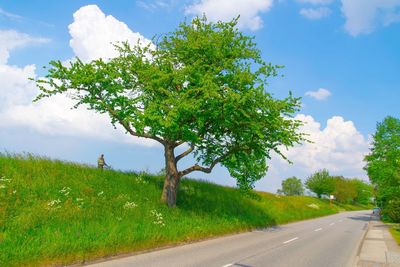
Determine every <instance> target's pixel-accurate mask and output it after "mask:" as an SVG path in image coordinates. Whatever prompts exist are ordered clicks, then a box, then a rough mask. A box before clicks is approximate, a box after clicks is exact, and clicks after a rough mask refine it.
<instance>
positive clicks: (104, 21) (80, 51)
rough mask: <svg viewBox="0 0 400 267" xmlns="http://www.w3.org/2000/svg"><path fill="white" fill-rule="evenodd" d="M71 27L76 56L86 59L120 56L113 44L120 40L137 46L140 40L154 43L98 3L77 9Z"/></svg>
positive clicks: (145, 43) (72, 43)
mask: <svg viewBox="0 0 400 267" xmlns="http://www.w3.org/2000/svg"><path fill="white" fill-rule="evenodd" d="M68 28H69V33H70V34H71V37H72V38H71V40H70V45H71V47H72V49H73V51H74V53H75V55H76V56H78V57H79V58H80V59H82V60H83V61H90V60H93V59H98V58H103V59H108V58H112V57H115V56H117V54H118V53H117V51H116V50H115V47H114V46H113V44H115V43H117V42H124V41H128V42H129V43H130V44H131V45H136V44H137V43H138V41H139V42H140V43H142V44H143V45H147V44H149V43H150V41H149V40H148V39H146V38H145V37H143V36H142V35H141V34H140V33H137V32H133V31H132V30H131V29H129V27H128V26H127V25H126V24H125V23H124V22H121V21H119V20H117V19H116V18H114V17H113V16H111V15H108V16H106V15H105V14H104V13H103V12H102V11H101V10H100V8H99V7H98V6H96V5H88V6H84V7H81V8H80V9H79V10H78V11H76V12H75V13H74V22H73V23H71V24H70V25H69V26H68Z"/></svg>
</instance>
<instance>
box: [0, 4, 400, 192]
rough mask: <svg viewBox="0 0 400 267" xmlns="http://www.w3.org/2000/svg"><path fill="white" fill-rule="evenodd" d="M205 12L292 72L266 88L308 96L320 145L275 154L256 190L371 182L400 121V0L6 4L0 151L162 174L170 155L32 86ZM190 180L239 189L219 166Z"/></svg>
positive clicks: (304, 115)
mask: <svg viewBox="0 0 400 267" xmlns="http://www.w3.org/2000/svg"><path fill="white" fill-rule="evenodd" d="M202 14H206V16H207V17H208V18H209V19H210V20H213V21H218V20H222V21H228V20H231V19H232V18H234V17H236V16H238V15H240V19H239V23H238V27H239V29H240V30H241V31H243V32H244V33H245V34H246V35H251V36H255V41H256V42H257V45H258V48H259V49H260V50H261V52H262V57H263V59H264V60H265V61H267V62H272V63H273V64H278V65H284V66H285V68H284V69H283V70H281V74H282V77H279V78H274V79H272V80H270V82H269V86H268V89H267V90H268V91H269V92H270V93H272V94H273V95H274V96H275V97H276V98H284V97H286V96H287V95H288V93H289V91H291V92H292V93H293V94H294V95H295V96H298V97H302V109H301V111H300V112H299V113H298V114H297V115H296V118H297V119H299V120H302V121H303V122H305V125H304V126H303V127H302V129H301V130H302V131H303V132H305V133H307V134H308V135H309V139H310V140H312V141H313V143H306V144H302V145H298V146H296V147H294V148H291V149H289V150H288V151H285V152H284V153H285V155H286V156H287V157H288V158H289V159H290V160H291V161H292V162H293V163H292V164H288V163H287V162H286V161H284V160H282V159H280V158H279V157H278V156H276V155H274V156H273V158H272V159H271V161H270V162H269V171H268V173H267V175H266V177H264V178H263V179H262V180H260V181H258V182H257V183H256V189H257V190H263V191H270V192H276V190H277V189H278V188H280V185H281V181H282V180H283V179H285V178H288V177H290V176H293V175H294V176H297V177H299V178H301V179H302V180H305V179H306V178H307V177H308V176H309V175H310V174H312V173H313V172H315V171H318V170H320V169H324V168H325V169H328V170H329V171H330V173H331V174H333V175H343V176H345V177H358V178H360V179H364V180H368V177H367V175H366V173H365V171H364V170H363V166H364V165H365V163H364V162H363V158H364V155H365V154H366V153H368V150H369V146H370V143H371V135H372V134H373V133H374V131H375V127H376V123H377V122H378V121H382V120H383V119H384V117H385V116H388V115H391V116H395V117H399V104H398V102H399V99H400V0H218V1H217V0H150V1H139V0H118V1H83V0H74V1H64V2H63V3H62V4H60V2H59V1H50V0H38V1H27V0H26V1H25V0H16V1H5V0H0V152H3V153H5V152H8V153H32V154H35V155H41V156H46V157H50V158H57V159H61V160H68V161H74V162H81V163H86V164H93V165H94V164H96V161H97V157H98V156H99V154H101V153H103V154H105V159H106V162H107V163H108V164H110V165H111V166H112V167H113V168H115V169H121V170H134V171H149V172H153V173H155V172H158V171H159V170H160V169H161V168H163V165H164V159H163V149H162V147H161V146H160V145H158V144H157V143H154V142H152V141H149V140H146V139H138V138H133V137H131V136H128V135H126V134H125V133H124V132H123V131H122V130H121V129H114V128H113V127H112V126H111V124H110V122H109V120H108V118H107V116H104V115H99V114H96V113H94V112H93V111H87V110H85V109H84V108H79V109H77V110H72V109H71V107H72V105H73V102H72V101H71V100H70V99H68V98H67V97H65V96H57V97H54V98H50V99H45V100H42V101H40V102H36V103H33V102H32V100H33V99H34V98H35V96H36V95H37V94H38V89H37V88H36V87H35V84H34V83H33V82H32V81H31V80H29V78H37V77H42V76H44V75H45V74H46V69H44V68H43V67H44V66H46V65H48V62H49V61H51V60H61V61H63V62H68V61H69V60H72V59H73V58H74V57H79V58H80V59H82V60H83V61H85V62H89V61H90V60H93V59H97V58H111V57H114V56H116V53H115V51H114V50H113V47H112V45H111V43H113V42H114V43H115V42H117V41H128V42H130V43H132V44H134V43H136V42H137V41H138V40H142V41H145V42H150V41H151V39H152V38H153V37H155V36H157V35H160V34H163V33H168V32H171V31H173V30H174V29H176V27H177V26H178V24H179V23H180V22H182V21H185V20H186V21H188V20H190V19H191V18H193V17H194V16H196V15H202ZM189 164H191V160H190V159H188V160H186V161H184V162H182V163H181V166H180V167H184V165H189ZM189 176H190V177H193V178H199V179H206V180H209V181H213V182H215V183H219V184H223V185H230V186H234V185H235V180H234V179H233V178H231V177H230V176H229V173H228V172H227V171H226V170H225V169H224V168H222V167H220V166H218V167H216V168H215V169H214V171H213V172H212V174H209V175H206V174H202V173H192V174H191V175H189Z"/></svg>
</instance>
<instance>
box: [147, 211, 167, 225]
mask: <svg viewBox="0 0 400 267" xmlns="http://www.w3.org/2000/svg"><path fill="white" fill-rule="evenodd" d="M150 214H151V215H152V216H153V219H154V221H153V223H154V224H156V225H160V226H165V223H164V218H163V215H162V213H161V212H158V211H156V210H151V211H150Z"/></svg>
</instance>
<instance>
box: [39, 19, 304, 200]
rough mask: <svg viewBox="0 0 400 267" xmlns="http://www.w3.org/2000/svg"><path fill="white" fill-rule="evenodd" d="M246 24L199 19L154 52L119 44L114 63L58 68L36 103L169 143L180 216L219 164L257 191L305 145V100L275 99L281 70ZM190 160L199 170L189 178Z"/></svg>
mask: <svg viewBox="0 0 400 267" xmlns="http://www.w3.org/2000/svg"><path fill="white" fill-rule="evenodd" d="M236 24H237V19H234V20H232V21H231V22H227V23H224V22H217V23H212V22H208V21H207V19H206V18H205V17H203V18H195V19H193V20H192V21H191V22H190V23H187V22H185V23H181V24H180V25H179V27H178V29H177V30H175V31H174V32H172V33H170V34H166V35H163V36H162V37H160V38H159V39H158V41H157V42H156V41H154V45H148V46H143V45H140V44H137V45H135V46H131V45H129V44H128V43H122V44H118V45H116V49H117V50H118V52H119V56H117V57H115V58H112V59H107V60H103V59H98V60H94V61H91V62H89V63H84V62H82V61H81V60H80V59H79V58H78V59H76V61H74V62H71V63H70V65H69V66H64V65H63V64H62V63H61V62H60V61H51V62H50V69H49V70H48V74H47V75H46V78H45V79H39V80H37V81H36V83H37V85H38V88H39V89H40V90H41V94H40V95H39V96H38V97H37V99H36V100H39V99H41V98H44V97H50V96H53V95H57V94H66V95H68V96H70V97H72V98H73V99H74V100H76V105H75V106H74V107H75V108H76V107H78V106H80V105H84V106H85V107H87V108H88V109H90V110H94V111H96V112H99V113H106V114H108V115H109V117H110V119H111V123H112V124H113V125H114V126H115V125H117V124H119V125H121V126H122V127H123V128H124V129H125V130H126V132H127V133H128V134H130V135H132V136H135V137H144V138H149V139H153V140H155V141H157V142H159V143H160V144H161V145H162V146H163V147H164V156H165V171H166V177H165V182H164V187H163V192H162V197H161V200H162V202H164V203H167V204H168V205H169V206H170V207H172V206H174V205H176V197H177V190H178V187H179V182H180V180H181V178H182V177H183V176H185V175H188V174H189V173H191V172H193V171H201V172H205V173H210V172H211V171H212V169H213V168H214V167H215V166H216V165H217V164H221V165H223V166H225V167H226V168H227V169H228V171H229V172H230V174H231V176H232V177H234V178H236V180H237V184H238V186H239V187H240V188H242V189H244V190H247V189H250V188H252V186H253V184H254V182H255V181H257V180H259V179H261V178H262V177H263V176H264V175H265V173H266V171H267V159H269V158H270V153H271V152H272V151H274V152H276V153H278V154H279V155H281V156H282V157H284V156H283V155H282V154H281V152H280V147H282V146H283V147H290V146H293V145H295V144H297V143H300V142H301V141H303V140H304V139H303V135H302V134H301V133H299V132H298V129H299V126H300V125H301V122H299V121H297V120H294V119H293V114H295V112H297V111H298V110H299V108H300V99H299V98H295V97H293V96H292V94H291V93H290V94H289V96H288V97H287V98H284V99H275V98H274V97H272V95H271V94H270V93H268V92H267V91H266V86H267V80H268V78H270V77H274V76H277V69H278V68H280V66H274V65H272V64H271V63H266V62H264V61H263V60H262V58H261V52H260V50H259V49H257V47H256V44H255V43H254V41H253V39H254V38H252V37H248V36H245V35H243V34H242V33H241V32H240V31H239V30H238V29H237V27H236ZM154 40H156V39H154ZM182 147H183V148H184V149H185V150H184V151H183V152H181V153H179V154H178V155H176V151H180V150H182ZM189 155H192V156H193V157H194V159H195V161H196V163H195V164H194V165H192V166H190V167H188V168H184V169H181V170H179V169H178V163H179V161H180V160H181V159H182V158H184V157H186V156H189Z"/></svg>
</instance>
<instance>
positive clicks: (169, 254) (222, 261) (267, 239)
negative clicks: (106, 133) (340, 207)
mask: <svg viewBox="0 0 400 267" xmlns="http://www.w3.org/2000/svg"><path fill="white" fill-rule="evenodd" d="M370 215H371V211H357V212H345V213H340V214H336V215H332V216H327V217H323V218H318V219H313V220H307V221H303V222H297V223H292V224H287V225H282V226H278V227H273V228H267V229H262V230H257V231H253V232H249V233H244V234H238V235H232V236H227V237H222V238H218V239H213V240H207V241H203V242H198V243H193V244H188V245H184V246H179V247H175V248H168V249H163V250H159V251H154V252H150V253H145V254H140V255H136V256H131V257H126V258H120V259H115V260H111V261H107V262H102V263H97V264H94V265H92V266H102V267H105V266H113V267H114V266H135V267H140V266H146V267H147V266H149V267H159V266H174V267H178V266H207V267H213V266H215V267H228V266H239V267H250V266H252V267H256V266H268V267H306V266H307V267H325V266H326V267H328V266H329V267H346V266H353V261H354V258H355V256H356V254H357V250H358V248H359V244H360V242H361V240H362V238H363V236H364V234H365V231H366V229H367V224H368V221H369V220H370Z"/></svg>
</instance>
